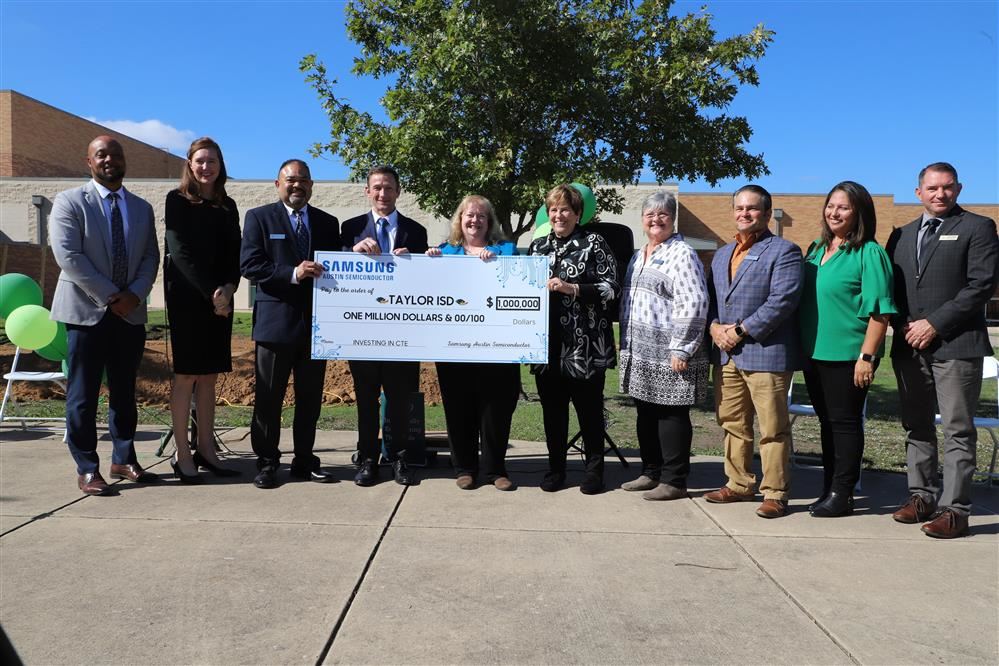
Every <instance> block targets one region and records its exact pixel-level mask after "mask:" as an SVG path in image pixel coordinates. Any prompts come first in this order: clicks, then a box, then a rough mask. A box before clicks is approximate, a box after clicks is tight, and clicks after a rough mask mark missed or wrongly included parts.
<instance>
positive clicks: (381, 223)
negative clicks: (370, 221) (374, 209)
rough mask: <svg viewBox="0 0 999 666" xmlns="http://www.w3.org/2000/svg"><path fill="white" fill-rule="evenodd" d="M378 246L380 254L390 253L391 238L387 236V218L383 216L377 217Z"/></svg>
mask: <svg viewBox="0 0 999 666" xmlns="http://www.w3.org/2000/svg"><path fill="white" fill-rule="evenodd" d="M378 247H380V248H381V250H382V254H391V253H392V239H390V238H389V229H388V220H386V219H385V218H384V217H379V218H378Z"/></svg>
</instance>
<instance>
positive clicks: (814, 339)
mask: <svg viewBox="0 0 999 666" xmlns="http://www.w3.org/2000/svg"><path fill="white" fill-rule="evenodd" d="M824 248H825V245H823V244H822V242H821V241H816V242H815V243H814V244H813V246H812V249H811V251H810V252H809V253H808V256H806V257H805V288H804V291H803V292H802V294H801V305H800V306H799V308H798V325H799V327H800V330H801V344H802V347H803V349H804V351H805V353H806V354H807V355H808V356H807V357H808V358H813V359H816V360H818V361H855V360H857V357H858V356H859V355H860V347H861V345H862V344H863V342H864V336H865V335H866V333H867V324H868V321H869V320H870V318H871V315H890V314H895V313H896V312H898V311H897V310H896V309H895V301H894V299H893V298H892V270H891V261H890V260H889V259H888V255H887V253H885V251H884V249H883V248H882V247H881V246H880V245H878V244H877V243H876V242H874V241H868V242H866V243H864V244H863V245H861V246H860V247H859V248H854V249H852V250H850V249H847V248H845V247H841V248H840V249H839V250H838V251H837V252H836V254H834V255H833V256H831V257H829V260H828V261H826V263H825V264H822V255H823V253H824V252H825V249H824ZM884 351H885V346H884V343H883V342H882V343H881V346H880V347H879V348H878V351H877V354H876V355H877V356H879V357H880V356H883V355H884Z"/></svg>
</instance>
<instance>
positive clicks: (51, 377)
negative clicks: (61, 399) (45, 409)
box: [0, 347, 66, 442]
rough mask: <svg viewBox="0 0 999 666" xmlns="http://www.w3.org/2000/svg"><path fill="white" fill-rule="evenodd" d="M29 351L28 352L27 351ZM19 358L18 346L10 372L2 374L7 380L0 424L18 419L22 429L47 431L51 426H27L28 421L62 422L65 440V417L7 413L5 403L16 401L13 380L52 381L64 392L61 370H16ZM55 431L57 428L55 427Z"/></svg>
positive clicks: (64, 383) (63, 377) (64, 381)
mask: <svg viewBox="0 0 999 666" xmlns="http://www.w3.org/2000/svg"><path fill="white" fill-rule="evenodd" d="M28 353H30V352H28ZM20 360H21V348H20V347H18V348H17V349H15V350H14V362H13V363H11V366H10V372H8V373H6V374H4V376H3V378H4V379H6V380H7V389H6V390H5V391H4V394H3V402H2V403H0V425H3V424H4V423H5V422H7V421H15V422H17V421H19V422H20V423H21V429H22V430H44V431H49V430H52V428H44V427H35V428H28V425H27V424H28V423H44V422H53V421H54V422H60V423H62V441H64V442H65V441H66V417H65V416H63V417H44V416H10V415H9V414H7V405H8V403H9V404H14V403H15V402H16V401H15V400H14V399H13V395H12V387H13V385H14V382H53V383H55V384H57V385H58V386H59V388H61V389H62V391H63V393H65V392H66V375H64V374H63V373H62V372H32V371H25V370H18V369H17V363H18V361H20ZM55 430H56V431H58V430H59V428H55Z"/></svg>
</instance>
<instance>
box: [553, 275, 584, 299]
mask: <svg viewBox="0 0 999 666" xmlns="http://www.w3.org/2000/svg"><path fill="white" fill-rule="evenodd" d="M545 286H546V287H548V291H554V292H557V293H559V294H565V295H567V296H579V285H578V284H574V283H572V282H566V281H565V280H563V279H561V278H557V277H553V278H548V282H547V283H546V284H545Z"/></svg>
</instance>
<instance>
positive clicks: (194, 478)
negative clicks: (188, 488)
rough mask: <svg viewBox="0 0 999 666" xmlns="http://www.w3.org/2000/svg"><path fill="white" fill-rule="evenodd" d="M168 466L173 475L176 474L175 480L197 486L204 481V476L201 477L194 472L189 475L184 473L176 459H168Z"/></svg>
mask: <svg viewBox="0 0 999 666" xmlns="http://www.w3.org/2000/svg"><path fill="white" fill-rule="evenodd" d="M170 467H171V468H172V469H173V473H174V476H176V477H177V480H178V481H180V482H181V483H186V484H189V485H192V486H197V485H200V484H202V483H204V482H205V480H204V478H202V476H201V475H200V474H197V473H195V474H191V475H190V476H189V475H187V474H184V470H182V469H181V468H180V465H178V464H177V461H176V460H173V459H171V460H170Z"/></svg>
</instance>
